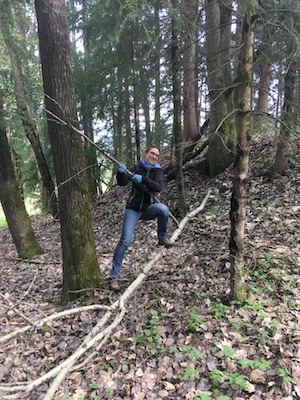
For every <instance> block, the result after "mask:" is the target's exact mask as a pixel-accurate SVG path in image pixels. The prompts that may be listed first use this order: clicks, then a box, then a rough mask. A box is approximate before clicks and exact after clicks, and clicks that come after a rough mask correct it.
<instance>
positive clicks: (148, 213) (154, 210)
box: [110, 203, 169, 278]
mask: <svg viewBox="0 0 300 400" xmlns="http://www.w3.org/2000/svg"><path fill="white" fill-rule="evenodd" d="M155 218H157V219H158V221H157V222H158V224H157V236H158V239H165V238H166V237H167V229H168V220H169V208H168V207H167V206H166V205H165V204H162V203H154V204H151V205H150V206H149V207H147V209H146V210H145V211H143V212H138V211H134V210H131V209H130V208H126V209H125V211H124V216H123V225H122V233H121V238H120V240H119V243H118V244H117V247H116V249H115V252H114V256H113V261H112V269H111V270H110V276H111V277H112V278H119V277H120V270H121V266H122V262H123V258H124V255H125V252H126V250H127V248H128V246H129V245H130V243H131V240H132V236H133V232H134V230H135V227H136V224H137V223H138V221H139V220H140V219H142V220H145V221H149V220H151V219H155Z"/></svg>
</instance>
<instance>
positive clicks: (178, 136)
mask: <svg viewBox="0 0 300 400" xmlns="http://www.w3.org/2000/svg"><path fill="white" fill-rule="evenodd" d="M172 8H173V10H172V11H173V15H172V43H171V54H172V80H173V104H174V110H173V138H174V146H175V169H176V175H175V182H176V187H177V195H178V202H179V213H180V215H181V216H184V215H185V214H186V213H187V204H186V199H185V193H184V180H183V169H182V165H183V156H182V139H183V135H182V128H181V104H180V74H179V69H180V61H179V60H180V59H179V48H178V47H179V41H178V13H177V12H176V10H178V3H177V0H172Z"/></svg>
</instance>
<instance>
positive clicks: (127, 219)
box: [110, 208, 141, 278]
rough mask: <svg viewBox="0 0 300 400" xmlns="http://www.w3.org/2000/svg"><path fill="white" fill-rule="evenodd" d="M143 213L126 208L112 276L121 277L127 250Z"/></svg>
mask: <svg viewBox="0 0 300 400" xmlns="http://www.w3.org/2000/svg"><path fill="white" fill-rule="evenodd" d="M140 216H141V213H139V212H137V211H134V210H130V209H129V208H126V209H125V211H124V216H123V224H122V233H121V238H120V240H119V243H118V244H117V247H116V249H115V252H114V256H113V261H112V269H111V270H110V276H111V277H112V278H119V277H120V270H121V266H122V262H123V258H124V255H125V252H126V250H127V248H128V246H129V245H130V242H131V240H132V236H133V232H134V229H135V227H136V224H137V223H138V220H139V219H140Z"/></svg>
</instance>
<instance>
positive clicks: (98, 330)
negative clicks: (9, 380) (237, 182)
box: [0, 190, 211, 400]
mask: <svg viewBox="0 0 300 400" xmlns="http://www.w3.org/2000/svg"><path fill="white" fill-rule="evenodd" d="M210 194H211V190H208V192H207V194H206V196H205V198H204V199H203V201H202V203H201V205H200V206H199V207H197V208H196V209H195V210H194V211H191V212H190V213H189V214H188V215H187V216H186V217H185V218H183V219H182V221H181V222H180V224H179V226H178V228H177V229H176V230H175V231H174V233H173V235H172V238H171V239H172V240H174V242H175V241H176V240H177V239H178V237H179V236H180V234H181V232H182V231H183V229H184V227H185V225H186V224H187V223H188V221H189V220H190V219H192V218H193V217H195V216H196V215H197V214H199V213H200V212H201V211H202V210H203V209H204V207H205V205H206V203H207V200H208V199H209V197H210ZM165 251H166V250H165V249H164V250H162V251H161V252H160V253H158V254H157V255H156V256H155V257H154V258H153V259H152V260H150V262H149V263H148V264H147V265H146V266H145V268H144V269H143V272H141V273H140V274H139V275H138V277H137V278H136V279H135V280H134V281H133V282H132V283H131V284H130V286H129V287H128V288H127V289H126V290H125V292H124V293H123V294H122V295H121V296H120V298H119V299H118V300H117V301H115V302H114V303H113V304H112V305H111V306H110V307H108V308H107V312H106V313H105V314H104V315H103V316H102V318H101V319H100V320H99V321H98V323H97V324H96V325H95V326H94V328H93V329H92V330H91V332H90V333H89V334H88V335H87V336H86V337H85V339H84V341H83V342H82V343H81V345H80V346H79V347H78V348H77V350H76V351H75V352H74V353H73V354H72V355H71V356H70V357H68V358H67V359H66V360H65V361H63V362H62V363H61V364H60V365H58V366H56V367H54V368H53V369H52V370H50V371H48V372H47V373H46V374H44V375H43V376H41V377H39V378H37V379H35V380H34V381H31V382H27V383H23V384H21V383H20V384H19V383H16V384H15V386H9V385H7V386H6V385H1V386H0V390H3V391H8V392H17V391H20V390H23V391H26V392H30V391H31V390H33V389H34V388H36V387H37V386H39V385H41V384H42V383H44V382H46V381H48V380H50V379H51V378H54V380H53V382H52V384H51V385H50V387H49V390H48V392H47V393H46V395H45V396H44V399H43V400H52V399H53V397H54V395H55V392H56V391H57V389H58V387H59V385H60V384H61V382H62V381H63V380H64V379H65V377H66V376H67V374H68V373H69V371H70V370H71V369H72V368H73V367H74V366H75V364H76V362H77V361H78V360H79V358H80V357H81V356H82V355H83V354H85V353H86V352H87V351H88V350H89V349H91V348H93V347H94V346H95V344H96V343H97V342H100V343H99V345H98V346H97V347H96V349H95V350H93V351H92V354H91V355H90V357H91V356H93V355H94V354H95V353H96V351H99V350H100V349H101V348H102V347H103V346H104V344H105V343H106V342H107V340H108V339H109V338H110V337H111V334H112V333H113V331H114V329H115V328H116V327H117V326H118V325H119V324H120V322H121V321H122V319H123V318H124V316H125V314H126V302H127V301H128V299H129V298H130V297H131V295H132V294H133V293H134V291H135V290H136V289H138V288H139V287H140V286H141V285H142V283H143V282H144V281H145V279H146V278H147V276H148V275H149V272H150V271H151V269H152V268H153V266H154V265H156V263H157V261H158V260H160V259H161V258H162V257H163V256H164V255H165ZM90 308H91V307H82V309H86V310H87V309H90ZM97 308H100V307H99V306H97ZM80 309H81V308H80ZM77 310H79V309H77ZM72 312H74V310H67V311H66V312H63V313H59V314H56V317H57V316H58V315H60V316H61V315H68V314H70V313H72ZM114 312H117V313H116V315H115V318H114V320H113V321H112V322H111V323H110V325H108V326H107V327H105V325H106V324H107V323H108V322H109V320H110V318H111V317H112V315H113V313H114ZM64 313H65V314H64ZM50 319H54V318H53V316H50V317H48V318H44V320H43V321H44V322H45V320H50ZM19 332H20V330H19V331H18V333H19ZM7 336H9V335H7ZM7 336H6V337H7ZM10 337H12V336H10ZM0 341H1V340H0ZM2 341H3V338H2ZM74 368H76V366H75V367H74Z"/></svg>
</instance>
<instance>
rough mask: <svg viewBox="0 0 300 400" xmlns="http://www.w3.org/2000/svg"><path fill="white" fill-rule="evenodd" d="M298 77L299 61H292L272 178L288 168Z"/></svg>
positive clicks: (286, 81)
mask: <svg viewBox="0 0 300 400" xmlns="http://www.w3.org/2000/svg"><path fill="white" fill-rule="evenodd" d="M296 77H297V61H292V62H291V63H290V64H289V66H288V70H287V73H286V76H285V83H284V104H283V109H282V114H281V123H280V134H279V141H278V145H277V152H276V156H275V163H274V165H273V167H272V168H271V177H273V176H274V174H283V173H284V172H285V170H286V169H287V167H288V161H289V152H290V136H291V129H292V126H291V121H293V109H294V104H295V93H296V90H295V88H296Z"/></svg>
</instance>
